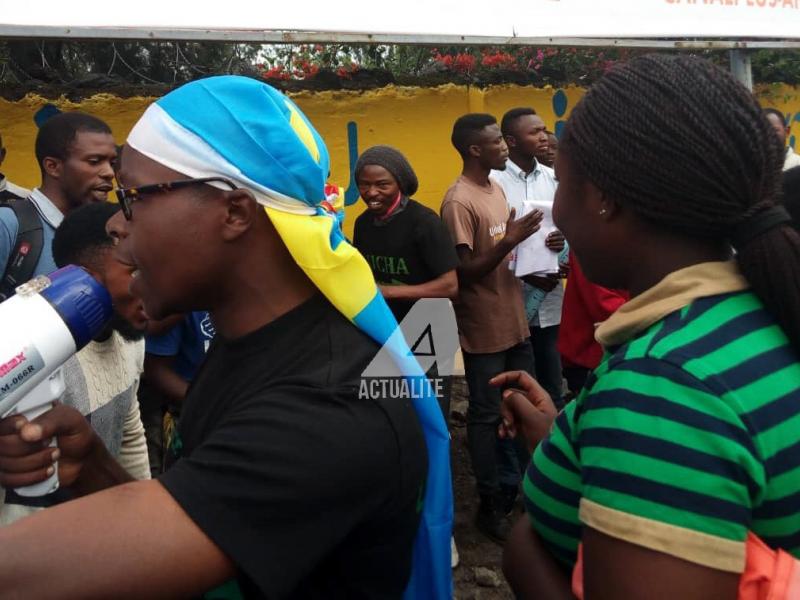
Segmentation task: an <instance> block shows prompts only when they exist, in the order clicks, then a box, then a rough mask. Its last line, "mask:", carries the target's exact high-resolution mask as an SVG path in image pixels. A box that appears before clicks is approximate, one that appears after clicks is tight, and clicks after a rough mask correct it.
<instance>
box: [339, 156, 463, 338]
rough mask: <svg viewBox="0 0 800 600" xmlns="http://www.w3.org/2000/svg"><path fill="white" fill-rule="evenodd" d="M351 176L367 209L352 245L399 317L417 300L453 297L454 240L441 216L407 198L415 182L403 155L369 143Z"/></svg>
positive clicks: (455, 292) (455, 293) (455, 285)
mask: <svg viewBox="0 0 800 600" xmlns="http://www.w3.org/2000/svg"><path fill="white" fill-rule="evenodd" d="M355 178H356V183H357V185H358V191H359V194H360V195H361V199H362V200H364V203H365V204H366V205H367V211H366V212H365V213H363V214H362V215H360V216H359V217H358V218H357V219H356V223H355V229H354V232H353V245H354V246H355V247H356V248H358V250H359V251H360V252H361V254H363V255H364V257H365V258H366V259H367V262H368V263H369V266H370V268H371V269H372V273H373V275H375V281H377V282H378V284H379V285H380V289H381V292H382V293H383V297H384V298H385V299H386V302H387V304H388V305H389V308H391V309H392V312H393V313H394V316H395V317H396V318H397V321H398V322H400V321H402V320H403V317H405V316H406V314H407V313H408V311H409V310H411V307H412V306H413V304H414V302H415V301H416V300H419V299H420V298H451V299H455V298H457V297H458V277H457V276H456V267H457V266H458V256H457V255H456V252H455V250H454V248H453V241H452V239H451V238H450V233H449V232H448V231H447V229H446V228H445V226H444V223H442V221H441V219H439V215H437V214H436V213H435V212H434V211H432V210H431V209H429V208H428V207H426V206H423V205H422V204H420V203H419V202H416V201H415V200H412V199H411V196H412V195H413V194H414V193H415V192H416V191H417V187H418V182H417V176H416V174H415V173H414V170H413V169H412V168H411V165H410V164H409V163H408V161H407V160H406V158H405V156H403V154H401V153H400V152H399V151H398V150H396V149H394V148H392V147H390V146H373V147H372V148H369V149H368V150H366V151H365V152H364V153H363V154H362V155H361V156H360V157H359V158H358V161H357V162H356V168H355Z"/></svg>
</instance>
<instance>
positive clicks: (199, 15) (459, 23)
mask: <svg viewBox="0 0 800 600" xmlns="http://www.w3.org/2000/svg"><path fill="white" fill-rule="evenodd" d="M86 28H88V33H90V34H91V37H101V34H102V33H103V32H104V30H105V33H108V34H109V37H120V35H118V34H119V32H120V30H124V29H128V30H133V31H137V32H142V31H144V32H147V31H151V30H168V31H178V32H180V31H182V30H199V31H196V32H195V33H196V34H197V37H198V38H199V39H202V38H203V37H210V36H209V34H210V33H211V32H228V33H230V36H229V37H230V39H236V37H237V32H243V31H249V32H254V31H256V32H257V31H268V32H281V31H288V32H291V31H301V32H308V31H321V32H329V33H330V35H329V36H328V39H336V36H335V34H337V33H338V34H348V33H353V34H361V35H368V34H378V35H379V36H382V37H381V38H380V39H381V40H382V41H386V40H387V39H397V40H401V41H402V40H405V41H413V38H414V37H417V38H419V37H426V38H427V40H424V41H431V40H436V39H442V40H447V41H451V42H453V43H457V41H458V40H459V38H460V37H462V36H463V37H488V38H496V40H494V41H497V42H498V43H500V42H502V41H504V40H508V38H513V37H525V38H548V37H553V38H571V37H583V38H669V39H674V38H679V37H701V38H711V37H714V38H724V39H734V38H779V39H792V40H800V0H504V1H502V2H498V3H497V4H496V5H487V4H486V3H485V2H477V1H475V0H460V1H457V0H403V1H401V2H395V3H391V2H385V1H384V2H376V1H375V0H307V1H305V2H303V1H293V2H278V1H272V2H252V1H251V0H224V1H223V2H214V3H206V2H186V1H185V0H184V1H176V0H173V1H171V2H170V1H164V0H138V1H137V2H134V3H122V2H109V1H108V0H103V1H102V2H101V1H99V0H79V1H78V2H64V1H63V0H57V1H53V0H51V1H45V2H20V1H19V0H0V35H4V36H8V35H30V36H32V37H35V36H37V35H54V34H55V33H59V32H60V33H61V34H62V35H64V36H76V37H83V36H86V34H87V29H86ZM386 36H389V38H387V37H386ZM121 37H127V36H125V35H122V36H121ZM158 37H162V36H158Z"/></svg>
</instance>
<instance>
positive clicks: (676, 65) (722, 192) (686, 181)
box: [561, 55, 800, 351]
mask: <svg viewBox="0 0 800 600" xmlns="http://www.w3.org/2000/svg"><path fill="white" fill-rule="evenodd" d="M776 137H777V136H775V133H774V131H773V130H772V128H771V127H770V125H769V123H768V122H767V120H766V117H765V116H764V114H763V113H762V110H761V108H760V106H759V104H758V102H757V101H756V99H755V97H754V96H753V94H752V93H750V92H749V91H748V90H747V89H745V88H744V87H743V86H742V85H741V84H739V83H738V82H737V81H736V80H735V79H734V78H733V76H732V75H731V74H730V73H728V72H726V71H723V70H722V69H719V68H717V67H715V66H714V65H712V64H711V63H710V62H708V61H706V60H703V59H699V58H695V57H691V56H662V55H646V56H642V57H639V58H637V59H634V60H633V61H631V62H629V63H627V64H626V65H622V66H620V67H617V68H615V69H612V71H610V72H609V73H608V74H607V75H606V76H605V77H604V78H603V79H601V80H600V81H599V82H598V83H596V84H595V85H594V86H592V88H591V89H590V90H589V91H588V92H587V94H586V95H585V97H584V98H583V99H582V100H581V102H579V103H578V105H576V106H575V108H574V109H573V111H572V114H571V116H570V119H569V121H568V123H567V125H566V127H565V129H564V134H563V136H562V138H561V149H562V150H563V151H564V152H565V153H566V154H568V155H569V157H570V159H571V163H572V164H574V165H575V166H576V167H577V170H578V173H579V174H580V175H582V176H584V177H586V178H588V179H589V180H590V181H591V182H592V183H593V184H594V185H596V186H597V187H598V188H599V189H600V190H601V191H603V192H604V193H606V194H607V195H608V196H609V197H611V198H614V199H615V200H616V201H617V202H619V203H620V205H622V206H625V207H628V208H630V210H632V211H633V212H635V213H636V214H637V215H638V216H639V217H640V218H642V219H644V220H646V221H648V222H649V223H651V224H652V225H654V226H656V227H659V228H663V229H670V230H674V231H680V232H683V233H684V234H685V235H687V236H690V237H694V238H698V239H702V240H705V241H712V242H713V241H720V242H723V243H724V242H728V243H733V239H734V237H735V236H734V233H735V232H736V231H741V230H742V229H746V228H747V223H748V220H749V219H751V218H752V217H753V216H755V215H757V214H759V213H762V212H763V211H765V210H767V209H770V208H771V207H773V206H775V205H776V204H778V203H779V201H780V200H779V198H780V184H781V167H782V164H783V154H782V151H781V148H780V147H779V144H778V143H777V140H776ZM737 228H738V229H737ZM736 249H737V255H736V257H737V260H738V262H739V266H740V269H741V271H742V274H743V275H744V276H745V277H746V278H747V280H748V281H749V282H750V285H751V287H752V289H753V291H754V292H755V293H756V294H757V295H758V296H759V297H760V298H761V300H762V301H763V302H764V304H765V305H766V307H767V309H768V310H769V311H770V312H771V313H772V314H773V316H774V317H775V318H776V319H777V321H778V322H779V323H780V324H781V326H782V327H783V330H784V331H785V332H786V334H787V335H788V337H789V339H790V340H791V342H792V345H793V346H794V347H795V348H796V349H797V350H798V351H800V237H798V234H797V232H795V231H794V230H793V228H792V227H791V226H790V225H789V224H783V225H780V226H777V227H774V228H771V229H769V230H767V231H765V232H763V233H761V234H760V235H757V236H755V237H753V238H752V239H750V240H748V241H747V242H745V243H743V244H741V245H738V246H737V248H736Z"/></svg>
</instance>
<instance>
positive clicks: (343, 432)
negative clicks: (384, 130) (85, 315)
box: [0, 55, 800, 600]
mask: <svg viewBox="0 0 800 600" xmlns="http://www.w3.org/2000/svg"><path fill="white" fill-rule="evenodd" d="M788 135H789V127H788V125H787V123H786V120H785V118H784V115H782V114H781V113H780V112H779V111H777V110H776V109H774V108H769V107H761V106H760V105H759V103H758V102H757V100H756V99H755V97H754V96H753V95H752V93H751V92H749V91H748V90H746V89H745V88H744V87H743V86H742V85H741V84H739V83H738V82H737V81H736V80H735V79H734V78H733V77H732V76H731V75H730V74H729V73H727V72H724V71H722V70H720V69H719V68H717V67H715V66H713V65H712V64H711V63H709V62H706V61H704V60H702V59H698V58H694V57H685V56H660V55H648V56H645V57H640V58H636V59H634V60H632V61H631V62H629V63H627V64H625V65H621V66H618V67H615V68H614V69H612V70H611V71H610V72H609V73H608V74H607V75H606V76H605V77H604V78H603V79H601V80H600V81H599V82H597V83H596V84H595V85H593V86H592V87H591V89H589V90H588V92H587V93H586V95H585V97H584V98H583V99H582V100H581V101H580V102H579V103H578V104H577V105H576V106H575V108H574V109H573V111H572V113H571V115H570V117H569V120H568V121H567V123H566V126H565V127H564V129H563V131H562V132H561V135H560V138H559V139H557V138H556V137H555V136H554V135H553V134H552V133H551V132H549V131H548V130H547V128H546V125H545V122H544V121H543V119H542V118H541V116H540V115H538V114H537V113H536V111H535V110H534V109H533V108H531V107H516V108H512V109H510V110H508V111H507V112H506V113H505V114H504V115H502V116H501V118H500V120H499V122H498V119H497V118H496V117H495V116H493V115H489V114H483V113H470V114H466V115H463V116H461V117H460V118H458V119H457V120H456V121H455V123H454V124H453V128H452V135H451V143H452V146H453V148H454V151H456V152H457V153H458V155H459V156H460V157H461V160H462V170H461V174H460V175H459V176H458V177H457V178H455V180H454V182H453V184H452V185H451V187H450V188H449V189H448V190H447V192H446V194H445V196H444V198H443V199H442V202H441V206H440V208H439V212H438V214H437V212H436V211H434V210H432V209H430V208H428V207H427V206H425V205H424V204H422V203H420V202H418V201H417V200H415V199H414V196H415V194H416V193H417V191H418V189H419V181H418V178H417V175H416V173H415V171H414V169H413V167H412V165H411V164H410V162H409V160H408V158H407V157H406V156H405V155H404V154H403V153H402V151H401V150H400V149H397V148H394V147H392V146H388V145H378V146H373V147H371V148H368V149H366V150H365V151H364V152H363V153H362V154H361V155H360V156H359V158H358V161H357V163H356V165H355V168H354V173H353V177H354V178H355V183H356V185H357V188H358V191H359V194H360V196H361V199H362V200H363V202H364V205H365V207H366V210H365V211H364V212H363V213H362V214H361V215H360V216H359V217H358V218H357V219H356V220H355V223H354V233H353V239H352V243H351V242H350V241H349V240H347V239H346V237H345V236H344V234H343V232H342V230H341V214H337V210H336V208H335V206H336V200H337V193H338V194H340V193H341V192H340V190H337V188H336V187H335V186H331V185H329V184H327V185H326V180H327V178H328V175H329V157H328V154H327V150H326V148H325V145H324V142H323V140H322V138H321V137H320V136H319V134H318V133H317V132H316V130H315V129H314V127H313V125H312V123H311V122H310V121H308V119H307V118H306V117H305V116H304V115H303V114H302V112H301V111H300V110H299V108H297V107H296V106H295V105H294V104H293V103H292V102H291V101H290V100H288V99H287V98H286V97H284V96H282V95H281V94H280V93H279V92H277V91H275V90H274V89H272V88H271V87H269V86H268V85H266V84H263V83H261V82H257V81H255V80H251V79H247V78H242V77H214V78H208V79H204V80H199V81H196V82H193V83H190V84H187V85H185V86H182V87H181V88H178V89H177V90H175V91H173V92H171V93H170V94H168V95H166V96H165V97H163V98H162V99H160V100H159V101H157V102H156V103H154V104H153V105H152V106H151V107H150V108H148V110H147V111H146V112H145V114H144V115H143V116H142V118H141V119H140V120H139V121H138V122H137V124H136V125H135V126H134V128H133V130H132V131H131V133H130V135H129V136H128V139H127V142H126V143H125V144H124V145H122V146H118V145H117V143H116V141H115V139H114V136H113V133H112V131H111V130H110V128H109V127H108V126H107V125H106V124H105V123H104V122H102V121H101V120H99V119H97V118H95V117H93V116H90V115H86V114H83V113H78V112H66V113H61V114H55V115H51V116H49V118H48V119H47V120H46V121H45V122H43V123H42V124H41V126H40V128H39V131H38V135H37V138H36V142H35V152H36V159H37V162H38V164H39V167H40V171H41V184H40V185H39V186H38V187H37V188H35V189H34V190H32V191H28V190H24V189H22V188H20V187H19V186H16V185H14V184H13V183H12V182H11V181H9V180H8V179H7V178H6V177H5V176H3V175H0V202H2V204H0V265H5V267H4V268H5V271H4V273H3V278H2V281H1V282H0V293H2V295H3V297H8V296H10V295H12V294H13V293H14V288H15V287H16V286H17V285H18V284H20V283H22V282H23V281H26V280H27V279H29V278H31V277H33V276H36V275H40V274H47V273H50V272H52V271H53V270H55V269H56V268H57V267H61V266H64V265H67V264H76V265H79V266H81V267H83V268H84V269H85V270H86V271H88V272H89V273H90V274H91V275H92V276H94V277H95V279H97V280H98V281H99V282H100V283H101V284H102V285H103V286H104V287H106V289H107V290H108V291H109V293H110V295H111V297H112V300H113V305H114V316H113V318H112V320H111V322H110V323H109V324H108V326H107V327H106V329H105V330H104V331H103V332H102V333H101V334H100V335H99V336H98V337H97V338H96V339H95V340H94V341H92V342H91V343H90V344H89V345H88V346H86V347H85V348H84V349H83V350H81V351H80V352H78V353H77V354H76V355H75V356H74V357H73V358H71V359H70V360H69V361H68V362H67V363H66V364H65V366H64V367H63V368H64V372H65V379H66V384H67V392H66V393H65V395H64V397H63V398H62V399H61V402H60V403H59V404H57V405H56V406H55V408H53V409H52V410H50V411H49V412H47V413H45V414H44V415H42V416H41V417H39V418H37V419H35V420H33V421H31V422H28V421H26V420H25V419H24V418H23V417H21V416H12V417H7V418H5V419H0V485H2V490H0V493H2V494H3V496H2V502H0V524H1V525H2V527H0V596H2V595H3V594H5V593H6V592H7V593H8V594H9V596H10V597H11V596H24V597H30V598H48V597H53V598H71V597H74V598H94V597H97V598H104V597H120V598H122V597H131V598H143V597H175V598H178V597H206V598H267V597H269V598H399V597H401V596H403V595H405V597H407V598H442V597H448V596H449V595H450V594H451V583H450V566H451V560H452V557H453V555H454V553H455V543H454V542H453V541H452V539H451V530H452V498H451V489H450V486H451V483H450V477H449V455H448V453H447V437H448V434H447V422H448V417H449V414H450V390H451V387H450V385H449V383H450V382H449V378H448V377H444V379H445V380H446V385H445V386H444V387H443V388H441V389H440V390H439V393H438V394H436V396H435V397H434V396H433V395H431V394H427V393H426V394H423V395H422V396H421V397H418V398H413V397H412V398H409V397H408V396H407V395H403V396H400V395H397V396H393V395H392V394H391V393H389V394H383V395H381V396H379V397H373V396H370V397H364V396H363V395H362V394H359V393H358V390H359V385H358V382H359V381H360V380H362V379H363V378H364V377H365V375H364V373H365V370H366V369H367V367H368V365H370V364H371V363H372V362H373V359H374V358H375V356H376V354H377V353H378V352H379V351H380V349H381V346H382V345H383V344H387V345H391V343H392V342H391V339H393V338H392V337H391V334H392V332H393V330H394V329H395V328H396V327H397V324H398V323H401V322H402V321H403V320H404V319H405V318H406V316H407V315H408V314H409V312H410V311H411V309H412V307H413V306H414V305H415V303H416V302H417V301H419V300H421V299H425V298H447V299H450V300H451V301H452V306H453V310H454V313H455V320H456V322H457V325H458V337H459V343H460V347H461V354H462V357H463V365H464V375H465V379H466V383H467V388H468V391H469V398H468V410H467V416H466V419H467V445H468V451H469V457H470V463H471V468H472V472H473V474H474V478H475V483H476V491H477V495H478V497H479V506H478V509H477V513H476V515H475V521H474V525H475V527H476V528H477V529H478V530H479V531H480V532H481V533H483V534H484V535H485V536H487V537H488V538H490V539H492V540H494V541H495V542H497V543H500V544H503V545H504V562H503V570H504V573H505V576H506V578H507V580H508V582H509V584H510V586H511V587H512V589H513V590H514V592H515V594H516V595H517V597H519V598H546V599H551V598H552V599H558V598H576V597H577V598H583V597H590V598H626V599H627V598H687V599H692V598H696V599H701V598H702V599H733V598H742V599H748V600H749V599H753V600H754V599H756V598H767V597H770V598H776V599H779V598H792V597H800V562H798V561H797V559H800V438H798V435H797V426H798V424H800V357H799V356H800V355H799V354H798V353H799V352H800V235H799V234H798V232H797V229H798V228H799V227H800V158H799V157H798V155H797V154H795V153H794V151H793V149H792V147H791V146H790V145H787V142H788ZM5 153H6V150H5V148H3V144H2V138H0V164H1V163H2V159H3V158H4V156H5ZM112 193H113V196H114V198H115V200H116V202H114V203H111V202H108V201H107V198H108V196H109V195H110V194H112ZM0 306H2V305H0ZM407 342H409V343H413V342H414V340H407ZM410 354H411V353H410V352H409V351H408V347H406V346H405V345H403V346H401V347H400V348H399V350H398V351H397V352H395V360H396V361H397V365H398V368H399V372H400V374H401V377H415V376H420V375H421V374H422V373H421V370H420V368H419V365H417V364H416V361H414V360H413V359H410V360H409V358H408V356H409V355H410ZM439 368H440V365H436V364H434V366H433V367H432V368H431V369H429V370H428V372H427V373H425V375H426V376H427V377H428V378H431V379H433V378H437V377H439V376H440V375H446V373H445V374H442V373H439ZM436 400H438V402H436ZM52 438H55V439H56V440H57V446H58V447H57V448H56V449H53V447H51V446H50V445H49V442H50V440H51V439H52ZM56 470H57V472H58V476H59V480H60V488H59V490H58V491H56V492H54V493H52V494H49V495H47V496H43V497H38V498H31V497H26V496H22V495H19V494H17V493H15V492H14V489H15V488H18V487H21V486H25V485H29V484H31V483H35V482H38V481H42V480H43V479H45V478H46V477H48V476H50V475H51V474H52V473H53V472H55V471H56ZM42 509H46V510H42ZM776 565H780V568H778V567H777V566H776ZM43 573H46V576H43ZM759 594H761V595H759ZM767 594H773V595H771V596H768V595H767ZM781 594H782V595H781Z"/></svg>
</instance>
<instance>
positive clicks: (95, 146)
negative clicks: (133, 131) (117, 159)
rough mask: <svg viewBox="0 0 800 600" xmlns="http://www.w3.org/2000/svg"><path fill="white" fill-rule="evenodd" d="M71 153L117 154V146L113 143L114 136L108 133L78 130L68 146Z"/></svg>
mask: <svg viewBox="0 0 800 600" xmlns="http://www.w3.org/2000/svg"><path fill="white" fill-rule="evenodd" d="M70 149H71V150H72V151H78V152H89V151H91V152H98V151H102V152H107V153H109V154H112V153H113V154H116V153H117V145H116V143H114V136H112V135H111V134H110V133H104V132H101V131H87V130H85V129H84V130H78V131H76V132H75V137H74V138H73V139H72V142H71V144H70Z"/></svg>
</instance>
